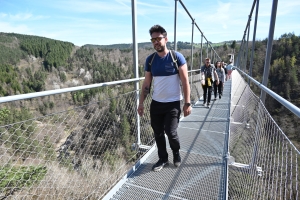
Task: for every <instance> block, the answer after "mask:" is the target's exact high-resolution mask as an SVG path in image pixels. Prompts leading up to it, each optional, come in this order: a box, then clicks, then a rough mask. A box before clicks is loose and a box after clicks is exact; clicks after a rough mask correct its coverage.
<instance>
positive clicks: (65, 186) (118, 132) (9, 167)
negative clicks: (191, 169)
mask: <svg viewBox="0 0 300 200" xmlns="http://www.w3.org/2000/svg"><path fill="white" fill-rule="evenodd" d="M197 79H199V76H198V78H197V76H194V77H193V85H192V89H191V96H192V98H193V99H194V100H195V101H196V100H197V99H199V98H200V92H199V91H198V90H199V88H200V87H199V86H198V85H196V84H199V81H198V82H197ZM124 87H125V86H124ZM68 95H71V94H60V95H52V96H49V97H42V98H36V99H31V100H22V101H19V102H11V103H6V104H5V105H4V104H2V105H1V111H2V113H6V112H7V113H6V114H7V116H12V118H14V119H13V123H7V122H8V121H9V120H8V118H9V117H7V116H6V118H5V117H4V118H1V126H0V199H99V198H101V197H103V195H104V194H106V192H107V191H109V190H110V189H111V187H112V186H114V185H115V183H116V182H117V181H119V180H120V179H121V178H122V177H123V176H124V175H125V174H126V173H127V171H128V170H129V169H130V168H131V167H132V166H133V164H134V163H135V162H136V161H137V160H139V159H140V158H141V157H142V156H143V155H144V154H145V153H146V152H147V149H146V150H145V149H139V148H138V147H139V145H138V144H137V142H138V141H137V138H138V137H137V134H138V127H139V128H140V132H141V134H140V143H141V144H142V145H146V146H149V147H151V146H152V145H154V137H153V133H152V128H151V126H150V114H149V112H148V111H149V109H150V102H151V97H147V99H146V100H145V102H144V106H145V110H147V111H146V112H145V113H144V116H143V117H141V118H140V125H139V126H138V119H137V95H138V93H137V92H136V91H132V92H128V93H125V94H122V95H118V96H117V95H115V96H116V97H113V98H107V97H106V98H105V95H101V94H100V95H99V96H98V97H97V98H94V99H92V100H90V103H88V104H84V105H79V104H78V102H77V104H75V105H73V106H70V104H67V102H66V101H67V100H68V98H66V97H67V96H68ZM73 96H74V94H73ZM101 96H104V97H101ZM69 97H70V96H69ZM95 99H98V100H97V101H96V100H95ZM99 99H100V100H99ZM58 100H59V101H58ZM63 101H65V102H63ZM49 102H56V103H57V104H59V105H60V108H56V107H55V104H54V105H52V106H51V107H52V109H51V112H52V113H50V114H49V113H47V112H46V111H45V110H43V109H42V107H41V109H40V111H43V112H42V113H43V116H37V117H32V115H30V113H31V111H29V110H26V109H24V107H32V105H34V104H35V105H41V106H45V104H46V103H49ZM13 107H15V108H16V109H15V111H12V110H13V109H12V108H13ZM61 108H63V109H64V110H63V111H59V110H60V109H61ZM9 110H10V111H9ZM24 113H25V114H24ZM21 115H22V116H21ZM11 120H12V119H11Z"/></svg>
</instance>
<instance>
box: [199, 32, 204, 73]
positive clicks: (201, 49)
mask: <svg viewBox="0 0 300 200" xmlns="http://www.w3.org/2000/svg"><path fill="white" fill-rule="evenodd" d="M200 51H201V57H200V66H199V67H201V66H202V64H203V55H202V54H203V53H202V51H203V34H201V48H200Z"/></svg>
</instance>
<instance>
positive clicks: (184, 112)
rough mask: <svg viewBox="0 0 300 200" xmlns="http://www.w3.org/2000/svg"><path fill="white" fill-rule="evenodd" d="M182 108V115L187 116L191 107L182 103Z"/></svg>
mask: <svg viewBox="0 0 300 200" xmlns="http://www.w3.org/2000/svg"><path fill="white" fill-rule="evenodd" d="M182 110H183V115H184V116H185V117H186V116H189V115H190V114H191V112H192V107H191V106H187V105H184V106H183V109H182Z"/></svg>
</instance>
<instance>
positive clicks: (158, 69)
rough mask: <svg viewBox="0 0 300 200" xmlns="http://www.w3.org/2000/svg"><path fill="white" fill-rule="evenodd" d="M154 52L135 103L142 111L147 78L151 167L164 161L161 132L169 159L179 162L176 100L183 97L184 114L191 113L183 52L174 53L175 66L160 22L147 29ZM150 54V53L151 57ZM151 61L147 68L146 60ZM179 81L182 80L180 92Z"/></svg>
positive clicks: (154, 169)
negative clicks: (154, 150)
mask: <svg viewBox="0 0 300 200" xmlns="http://www.w3.org/2000/svg"><path fill="white" fill-rule="evenodd" d="M149 33H150V36H151V39H150V40H151V42H152V44H153V47H154V49H155V50H156V52H155V54H154V55H153V54H152V55H150V56H148V57H147V58H146V63H145V80H144V82H143V86H142V89H141V95H140V99H139V105H138V114H139V115H140V116H142V115H143V114H144V105H143V103H144V100H145V99H146V97H147V95H148V94H149V92H150V86H151V82H152V85H153V95H152V101H151V105H150V118H151V127H152V129H153V132H154V137H155V141H156V145H157V150H158V157H159V160H158V161H157V163H156V164H154V165H153V167H152V170H153V171H160V170H161V169H162V168H163V167H164V166H167V165H168V164H169V163H168V153H167V148H166V140H165V133H166V135H167V136H168V139H169V144H170V147H171V149H172V151H173V162H174V165H175V166H176V167H179V165H180V164H181V157H180V153H179V149H180V142H179V137H178V135H177V127H178V123H179V118H180V114H181V107H180V101H181V100H182V99H183V98H184V102H185V104H184V106H183V109H182V110H183V112H184V116H188V115H189V114H190V113H191V102H190V85H189V80H188V72H187V64H186V60H185V58H184V57H183V55H182V54H181V53H179V52H175V53H176V56H175V57H176V59H177V65H178V70H177V68H176V66H175V63H174V62H173V59H175V58H172V54H171V51H169V50H168V48H167V45H166V44H167V42H168V37H167V32H166V30H165V29H164V28H163V27H161V26H160V25H154V26H152V27H151V28H150V30H149ZM153 56H154V57H153ZM150 62H151V63H152V64H151V69H150V67H149V63H150ZM180 81H181V83H182V88H183V93H184V95H183V96H182V93H181V88H180Z"/></svg>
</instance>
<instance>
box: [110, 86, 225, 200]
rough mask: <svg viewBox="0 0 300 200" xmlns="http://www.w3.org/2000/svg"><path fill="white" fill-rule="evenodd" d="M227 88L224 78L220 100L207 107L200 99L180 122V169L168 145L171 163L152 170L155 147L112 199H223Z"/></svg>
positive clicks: (156, 158) (155, 157) (155, 153)
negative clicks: (158, 169)
mask: <svg viewBox="0 0 300 200" xmlns="http://www.w3.org/2000/svg"><path fill="white" fill-rule="evenodd" d="M230 90H231V81H227V82H226V83H225V87H224V92H223V93H224V95H223V97H222V98H221V99H217V100H216V101H212V104H211V107H210V108H209V109H208V108H206V107H203V106H202V101H199V102H198V103H197V104H196V105H195V106H194V107H193V110H192V114H191V115H190V116H188V117H185V118H183V119H182V120H181V121H180V124H179V128H178V134H179V138H180V143H181V149H180V153H181V157H182V164H181V166H180V167H179V168H175V167H174V165H173V164H172V161H173V157H172V151H171V149H170V148H169V146H168V148H167V149H168V153H169V155H171V156H169V161H170V165H169V166H168V167H166V168H164V169H162V170H161V171H160V172H153V171H152V170H151V168H152V165H153V164H155V163H156V162H157V160H158V156H157V150H155V151H153V153H152V154H151V155H150V156H149V157H148V158H147V159H146V160H145V162H143V163H142V164H141V165H140V167H139V168H138V169H137V170H136V171H135V172H134V173H133V174H131V175H130V176H129V177H128V179H127V181H126V182H125V183H124V184H123V185H122V186H121V188H120V189H119V190H118V191H117V192H116V193H115V194H114V195H113V197H112V198H111V199H130V200H132V199H139V200H140V199H223V198H224V195H225V192H226V190H225V188H226V173H225V172H226V170H225V169H226V168H225V167H226V165H225V160H224V159H225V154H226V152H224V149H225V142H226V141H225V140H226V137H225V136H226V134H227V133H228V132H227V130H228V126H229V120H228V119H229V115H230V111H229V108H230ZM213 96H214V95H212V97H213ZM167 143H168V141H167Z"/></svg>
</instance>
